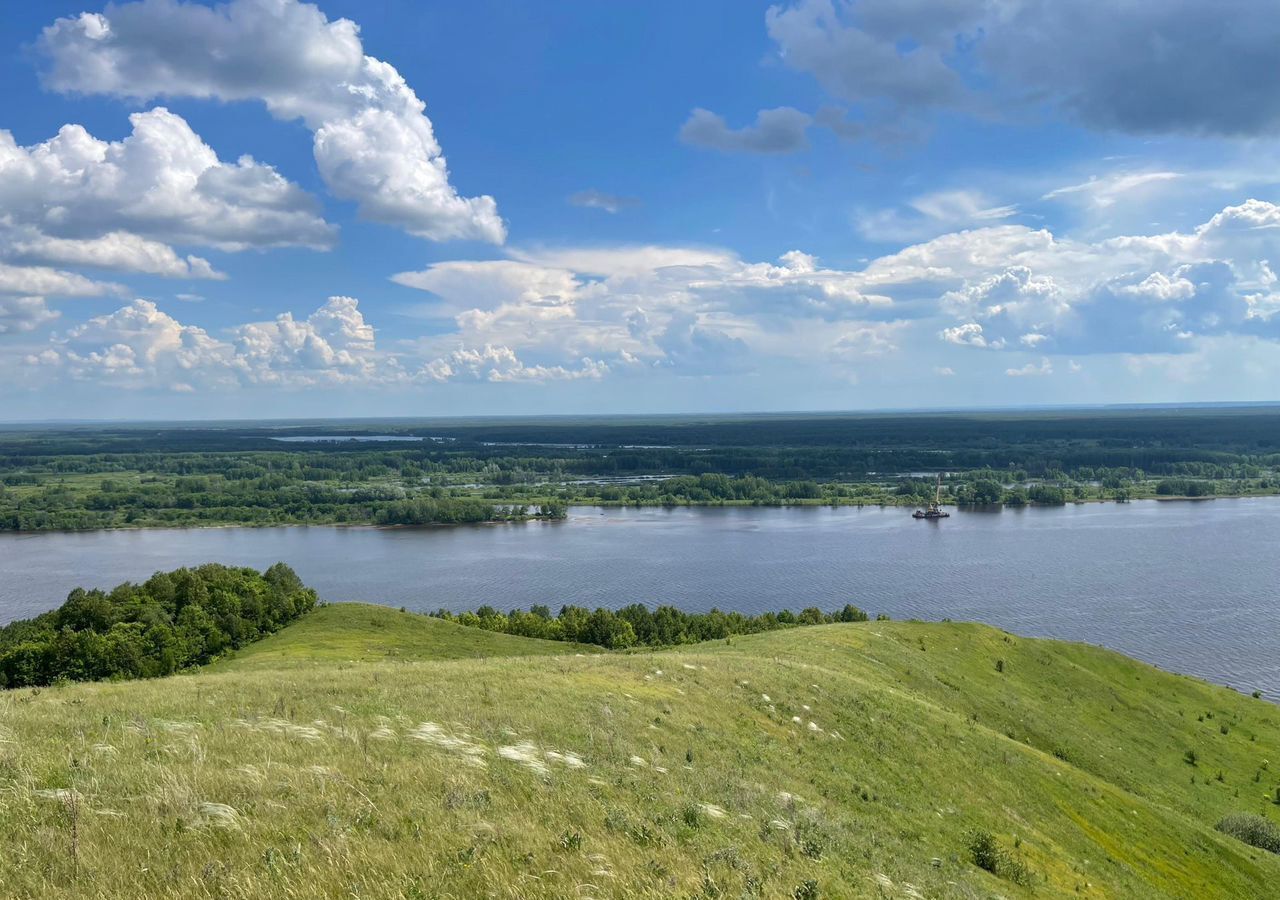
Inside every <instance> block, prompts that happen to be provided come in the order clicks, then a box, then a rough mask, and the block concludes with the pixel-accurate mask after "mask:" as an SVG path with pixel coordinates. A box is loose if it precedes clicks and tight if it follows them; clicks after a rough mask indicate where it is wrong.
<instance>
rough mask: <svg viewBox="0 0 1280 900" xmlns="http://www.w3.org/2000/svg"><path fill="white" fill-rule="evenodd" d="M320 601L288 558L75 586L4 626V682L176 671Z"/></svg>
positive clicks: (0, 642) (0, 636)
mask: <svg viewBox="0 0 1280 900" xmlns="http://www.w3.org/2000/svg"><path fill="white" fill-rule="evenodd" d="M315 604H316V593H315V591H313V590H311V589H310V588H308V587H306V586H305V585H303V583H302V581H301V580H300V579H299V578H298V576H297V575H296V574H295V573H294V571H293V570H292V569H291V568H289V567H288V566H287V565H285V564H284V563H277V564H276V565H274V566H272V567H271V568H269V569H267V570H266V571H265V572H257V571H255V570H254V569H246V568H231V567H228V566H222V565H214V564H210V565H204V566H199V567H197V568H193V569H178V570H176V571H173V572H158V573H156V574H155V575H153V576H151V577H150V578H149V579H147V580H146V581H145V582H143V583H142V584H133V583H131V582H125V583H124V584H121V585H118V586H117V587H115V588H114V589H112V590H110V591H102V590H85V589H84V588H76V589H75V590H73V591H72V592H71V594H70V595H69V596H68V597H67V601H66V602H65V603H63V604H62V606H60V607H58V608H57V609H55V610H52V611H50V612H47V613H43V614H42V615H39V616H36V617H35V618H33V619H24V620H21V621H18V622H12V623H10V624H9V625H6V626H4V627H3V628H0V687H26V686H32V685H45V684H51V683H53V682H55V681H58V680H61V679H68V680H71V681H92V680H98V679H104V678H151V677H155V676H159V675H169V674H172V673H173V672H176V671H178V670H180V669H184V668H187V667H188V666H195V665H200V664H203V663H207V662H209V661H210V660H212V659H214V658H216V657H217V656H219V655H220V654H222V653H225V652H226V651H228V650H234V649H236V648H237V647H242V646H244V645H245V644H248V643H250V642H252V641H256V640H258V639H259V638H262V637H264V636H266V635H268V634H271V633H272V632H274V631H276V630H277V629H279V628H280V627H281V626H283V625H287V624H288V623H289V622H292V621H293V620H294V619H297V618H298V617H299V616H301V615H302V614H303V613H306V612H307V611H308V610H310V609H312V608H313V607H314V606H315Z"/></svg>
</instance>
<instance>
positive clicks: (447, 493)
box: [0, 408, 1280, 531]
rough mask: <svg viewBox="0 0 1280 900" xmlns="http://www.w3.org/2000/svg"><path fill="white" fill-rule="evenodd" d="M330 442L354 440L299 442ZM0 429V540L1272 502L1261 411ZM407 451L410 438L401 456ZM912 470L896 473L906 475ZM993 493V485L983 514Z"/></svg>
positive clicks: (1276, 455)
mask: <svg viewBox="0 0 1280 900" xmlns="http://www.w3.org/2000/svg"><path fill="white" fill-rule="evenodd" d="M312 430H314V432H316V433H322V434H327V435H329V436H330V437H334V436H336V437H344V436H345V437H350V436H353V435H364V436H366V437H367V436H369V426H364V427H361V426H356V425H341V424H338V425H334V424H332V423H329V424H326V425H324V426H319V425H316V426H313V428H308V431H312ZM374 431H375V432H377V431H385V432H387V433H389V434H390V435H391V436H398V437H410V438H415V440H411V441H408V442H403V441H393V442H378V441H366V442H359V443H351V442H347V443H342V442H335V441H327V442H326V441H317V442H310V441H306V442H301V443H282V442H281V441H280V440H277V439H276V438H277V437H279V436H281V435H296V434H297V429H290V428H285V427H284V426H279V427H275V428H271V427H265V426H260V425H252V426H244V427H234V426H227V427H222V428H211V427H207V426H205V427H199V426H192V427H184V426H169V427H160V428H156V427H149V428H142V427H136V426H110V427H108V426H83V427H65V428H57V429H55V428H49V429H36V430H33V429H29V428H28V429H20V428H0V530H23V531H35V530H45V529H90V528H107V527H128V526H165V525H187V524H193V525H199V524H216V523H239V524H249V525H272V524H308V523H311V524H319V523H339V524H341V523H350V524H433V523H441V524H454V523H460V522H479V521H501V520H508V519H519V518H522V517H533V516H539V515H545V516H548V517H556V515H557V514H563V509H564V508H565V506H566V505H567V504H569V503H587V504H591V503H601V504H632V505H652V504H684V503H691V504H700V503H707V504H719V503H725V504H729V503H737V504H762V505H763V504H773V505H778V504H787V503H900V504H904V505H910V504H913V503H922V502H926V501H927V500H929V499H932V496H933V492H934V489H935V487H934V482H933V479H932V478H929V477H921V476H920V475H919V473H921V472H936V471H943V472H948V473H952V474H951V475H949V476H948V478H947V481H946V484H945V485H944V502H954V503H960V504H972V505H990V504H993V503H1004V504H1009V505H1019V504H1026V503H1061V502H1071V501H1073V500H1078V499H1126V498H1128V497H1131V496H1150V495H1153V494H1156V493H1157V483H1158V482H1161V481H1163V482H1168V484H1167V485H1166V487H1165V489H1164V491H1170V490H1172V485H1173V484H1174V483H1182V482H1185V483H1186V484H1187V485H1188V486H1190V485H1191V483H1193V482H1196V483H1198V485H1196V486H1193V487H1190V489H1189V490H1187V491H1180V492H1176V493H1173V494H1168V493H1165V492H1164V491H1162V492H1160V495H1162V496H1208V495H1211V494H1223V493H1271V492H1276V491H1280V412H1277V411H1276V410H1274V409H1270V408H1267V409H1257V410H1207V411H1198V410H1173V411H1151V410H1148V411H1127V412H1125V413H1123V414H1122V413H1119V412H1115V413H1109V412H1100V413H1055V414H1048V413H1045V414H1038V413H1025V414H1016V415H1015V414H1009V415H976V414H975V415H968V416H964V415H949V416H948V415H937V416H935V415H917V416H913V415H898V416H810V417H803V416H758V417H742V418H739V419H735V418H732V417H719V418H715V417H712V418H710V419H707V420H694V419H665V420H664V419H655V420H652V421H649V420H628V419H619V420H616V421H610V420H599V419H584V420H578V421H573V420H554V421H552V420H542V421H535V420H528V421H524V422H521V421H514V422H509V423H508V422H497V423H485V424H468V423H459V422H454V423H449V422H440V423H424V424H418V425H407V424H404V423H393V424H387V425H386V426H385V428H376V429H374ZM419 438H420V440H418V439H419ZM912 473H915V474H914V475H912ZM995 486H999V487H1000V496H999V498H997V497H996V491H995Z"/></svg>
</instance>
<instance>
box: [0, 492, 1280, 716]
mask: <svg viewBox="0 0 1280 900" xmlns="http://www.w3.org/2000/svg"><path fill="white" fill-rule="evenodd" d="M1277 535H1280V499H1277V498H1265V499H1246V500H1226V499H1223V500H1214V501H1211V502H1202V503H1186V502H1183V503H1158V502H1154V501H1146V502H1136V503H1131V504H1128V505H1123V506H1116V505H1084V506H1067V507H1060V508H1047V509H1023V510H1004V511H1003V512H967V513H956V514H953V515H952V517H951V518H950V519H947V520H945V521H943V522H918V521H915V520H913V519H911V517H910V515H909V514H908V512H907V511H904V510H901V509H885V510H882V509H879V508H866V509H855V508H849V507H845V508H839V509H829V508H812V507H799V508H793V509H773V508H763V509H756V508H728V509H710V508H709V509H672V510H662V509H642V510H625V509H623V510H615V509H611V510H598V509H590V508H581V509H578V508H575V509H573V510H572V511H571V513H570V517H569V519H568V521H565V522H558V523H539V522H531V523H527V524H520V525H500V526H480V527H468V528H454V529H393V530H382V529H373V528H330V527H311V528H266V529H262V528H258V529H246V528H214V529H169V530H161V531H114V532H94V533H86V534H35V535H12V534H10V535H0V620H4V621H8V620H10V619H14V618H21V617H25V616H30V615H33V614H35V613H38V612H41V611H42V610H45V609H50V608H52V607H54V606H57V605H58V604H59V603H60V602H61V601H62V600H63V599H65V597H66V594H67V592H68V591H69V590H70V589H71V588H72V587H75V586H76V585H82V584H83V585H86V586H111V585H114V584H116V583H118V582H120V581H124V580H126V579H133V580H139V579H143V578H145V577H146V576H148V575H149V574H150V573H152V572H154V571H156V570H160V569H171V568H175V567H177V566H180V565H191V564H197V563H201V562H208V561H217V562H225V563H232V564H240V565H251V566H256V567H263V566H266V565H269V564H270V563H273V562H275V561H277V560H284V561H285V562H287V563H289V564H290V565H292V566H293V567H294V568H295V569H297V570H298V572H299V574H300V575H301V576H302V578H303V579H304V580H305V581H306V582H307V583H308V584H310V585H313V586H315V587H316V588H317V589H318V590H319V592H320V595H321V596H322V597H324V598H325V599H327V600H367V601H371V602H376V603H385V604H390V605H395V606H400V605H403V606H407V607H408V608H410V609H415V610H433V609H437V608H439V607H442V606H443V607H447V608H450V609H454V610H464V609H473V608H475V607H476V606H478V605H480V604H482V603H490V604H492V605H494V606H496V607H498V608H502V609H506V608H511V607H517V606H519V607H527V606H529V605H530V604H533V603H546V604H549V605H551V606H553V607H558V606H559V605H560V604H562V603H578V604H581V605H584V606H597V605H604V606H621V605H625V604H627V603H631V602H636V601H639V602H645V603H671V604H674V605H677V606H680V607H682V608H684V609H688V610H706V609H709V608H711V607H712V606H718V607H720V608H722V609H736V610H742V611H744V612H760V611H764V610H771V609H779V608H782V607H790V608H792V609H799V608H801V607H804V606H810V605H815V606H820V607H823V608H826V609H831V608H835V607H838V606H840V605H843V604H844V603H846V602H850V601H851V602H853V603H856V604H858V605H859V606H862V607H863V608H864V609H867V610H868V611H870V612H872V613H879V612H883V613H888V614H889V615H890V616H892V617H893V618H895V619H896V618H908V617H916V618H922V619H941V618H947V617H949V618H953V619H965V620H977V621H983V622H989V623H991V624H994V625H999V626H1001V627H1003V628H1007V629H1009V630H1010V631H1015V632H1019V633H1021V634H1026V635H1038V636H1046V637H1059V638H1069V639H1073V640H1083V641H1088V642H1090V643H1096V644H1103V645H1106V646H1108V647H1112V648H1115V649H1117V650H1120V651H1123V652H1125V653H1129V654H1131V655H1133V656H1137V657H1139V658H1141V659H1145V660H1147V661H1149V662H1152V663H1155V664H1157V665H1159V666H1161V667H1163V668H1166V669H1171V670H1175V671H1180V672H1186V673H1189V674H1193V675H1199V676H1201V677H1204V678H1208V679H1211V680H1213V681H1217V682H1220V683H1225V684H1230V685H1232V686H1235V687H1238V688H1242V689H1249V690H1252V689H1254V688H1260V689H1262V690H1265V691H1268V692H1274V693H1276V694H1280V627H1277V624H1278V616H1277V612H1278V611H1280V557H1278V556H1277V553H1276V549H1277Z"/></svg>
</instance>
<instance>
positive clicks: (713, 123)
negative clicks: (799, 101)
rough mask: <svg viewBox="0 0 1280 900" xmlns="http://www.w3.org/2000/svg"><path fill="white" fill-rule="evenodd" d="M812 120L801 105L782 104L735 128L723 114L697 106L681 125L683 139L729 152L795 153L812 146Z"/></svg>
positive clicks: (762, 111)
mask: <svg viewBox="0 0 1280 900" xmlns="http://www.w3.org/2000/svg"><path fill="white" fill-rule="evenodd" d="M812 122H813V118H812V117H811V116H809V115H807V114H805V113H802V112H800V111H799V110H798V109H792V108H791V107H789V106H781V107H778V108H777V109H762V110H760V112H758V113H757V114H756V121H755V123H754V124H752V125H747V126H745V127H743V128H737V129H734V128H730V127H729V125H728V123H726V122H725V120H724V118H723V117H722V116H719V115H717V114H715V113H713V112H711V111H710V110H706V109H695V110H694V111H693V112H692V113H691V114H690V115H689V118H688V120H687V121H686V122H685V123H684V125H682V126H681V127H680V140H681V141H683V142H684V143H686V144H690V145H692V146H695V147H704V148H706V149H708V150H721V151H724V152H727V153H794V152H796V151H797V150H804V149H806V148H807V147H808V146H809V139H808V137H807V136H806V135H805V132H806V130H807V129H808V127H809V125H810V124H811V123H812Z"/></svg>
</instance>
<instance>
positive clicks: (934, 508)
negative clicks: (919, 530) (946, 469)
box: [911, 472, 951, 519]
mask: <svg viewBox="0 0 1280 900" xmlns="http://www.w3.org/2000/svg"><path fill="white" fill-rule="evenodd" d="M911 518H913V519H949V518H951V513H949V512H947V511H945V510H944V509H943V508H942V473H941V472H939V473H938V489H937V492H936V493H935V494H934V496H933V502H932V503H930V504H929V505H928V506H926V507H925V508H924V509H917V510H916V511H915V512H913V513H912V514H911Z"/></svg>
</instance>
